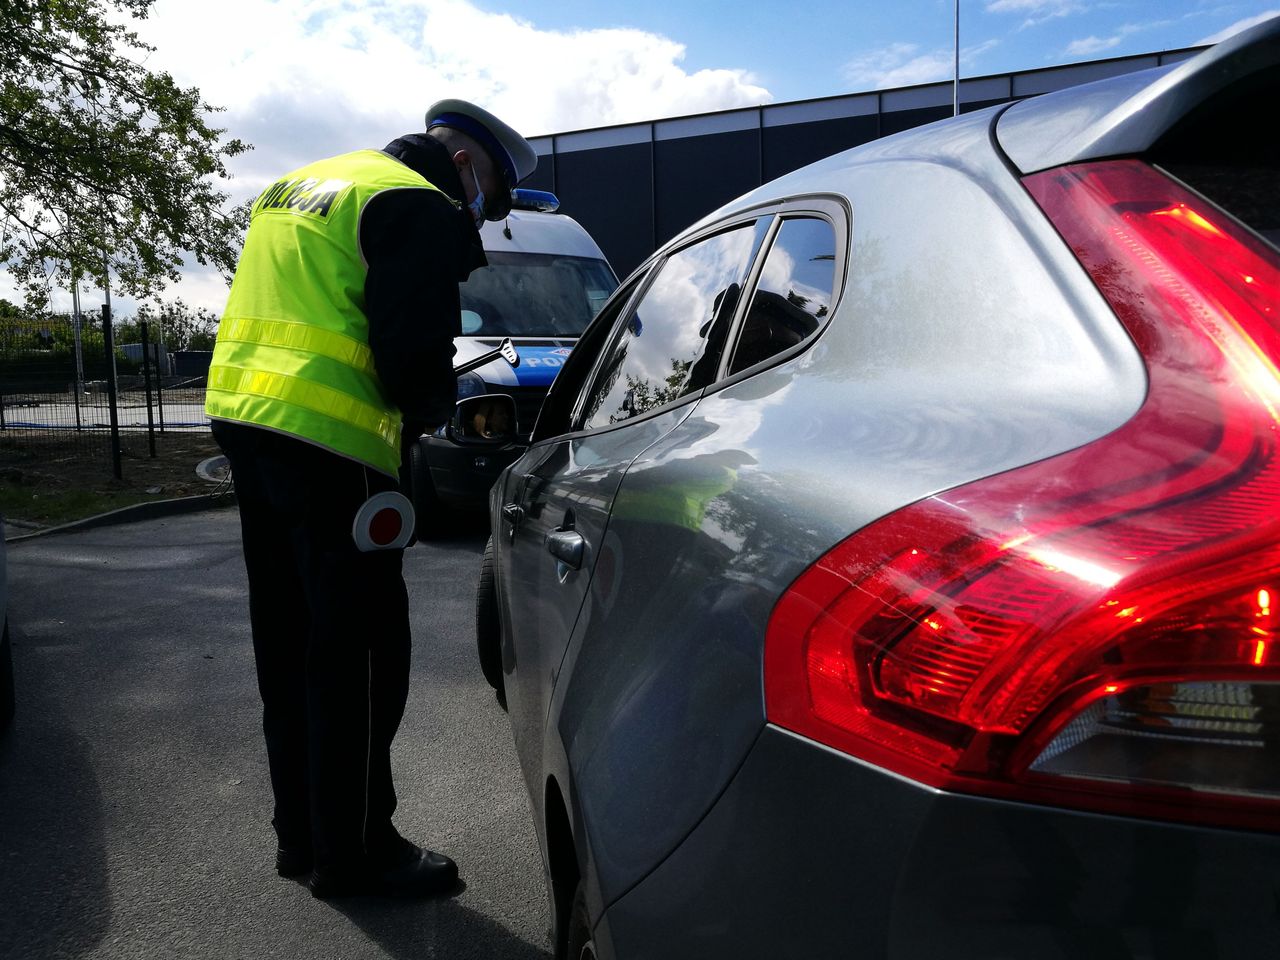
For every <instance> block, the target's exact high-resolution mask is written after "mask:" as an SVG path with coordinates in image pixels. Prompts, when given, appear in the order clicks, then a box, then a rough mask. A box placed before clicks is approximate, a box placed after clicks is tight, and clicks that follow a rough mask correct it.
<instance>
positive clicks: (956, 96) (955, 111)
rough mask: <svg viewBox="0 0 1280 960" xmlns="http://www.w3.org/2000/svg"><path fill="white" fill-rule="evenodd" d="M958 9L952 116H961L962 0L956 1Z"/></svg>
mask: <svg viewBox="0 0 1280 960" xmlns="http://www.w3.org/2000/svg"><path fill="white" fill-rule="evenodd" d="M955 8H956V43H955V47H956V72H955V83H954V84H953V85H952V87H951V115H952V116H953V117H958V116H960V0H955Z"/></svg>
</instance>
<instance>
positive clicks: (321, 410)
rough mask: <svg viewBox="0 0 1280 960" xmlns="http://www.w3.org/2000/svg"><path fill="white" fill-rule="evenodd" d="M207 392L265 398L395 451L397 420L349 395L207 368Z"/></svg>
mask: <svg viewBox="0 0 1280 960" xmlns="http://www.w3.org/2000/svg"><path fill="white" fill-rule="evenodd" d="M208 389H209V391H210V392H217V391H221V392H223V393H227V394H232V395H240V394H244V395H246V396H253V397H268V398H270V399H272V400H279V401H281V402H282V403H288V404H291V405H293V406H295V407H302V408H303V409H304V410H309V411H311V412H312V413H318V414H320V415H321V416H324V417H330V418H332V419H334V420H337V421H339V422H341V423H346V424H350V425H351V426H353V427H356V428H357V429H359V430H363V431H364V432H365V433H368V434H370V435H372V436H373V437H376V438H377V439H378V440H379V441H381V442H382V443H385V444H390V445H392V446H394V447H396V448H397V449H399V444H400V418H399V416H396V415H393V414H389V413H387V412H386V411H384V410H379V409H378V408H377V407H375V406H372V405H370V404H368V403H365V402H364V401H363V400H359V399H357V398H356V397H353V396H351V395H350V394H349V393H343V392H342V391H341V390H334V389H333V388H332V387H326V386H324V385H323V384H319V383H312V382H311V381H309V380H303V379H300V378H299V377H291V376H288V375H287V374H283V373H267V372H265V371H262V370H237V369H236V368H234V367H210V368H209V387H208Z"/></svg>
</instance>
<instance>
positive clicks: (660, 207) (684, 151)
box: [526, 48, 1201, 277]
mask: <svg viewBox="0 0 1280 960" xmlns="http://www.w3.org/2000/svg"><path fill="white" fill-rule="evenodd" d="M1200 49H1201V48H1190V49H1185V50H1171V51H1166V52H1163V53H1152V54H1146V55H1143V56H1134V57H1121V58H1116V59H1110V60H1094V61H1090V62H1087V63H1076V64H1071V65H1068V66H1062V67H1049V68H1045V69H1041V70H1024V71H1020V72H1016V73H1006V74H998V75H996V76H989V77H974V78H970V79H964V80H961V81H960V97H959V100H960V109H961V111H962V112H967V111H970V110H978V109H981V108H983V107H988V106H991V105H993V104H998V103H1007V102H1009V101H1011V100H1019V99H1022V98H1024V97H1031V96H1036V95H1037V94H1041V93H1048V92H1050V91H1053V90H1061V89H1063V88H1064V87H1070V86H1075V85H1076V84H1080V83H1087V82H1089V81H1091V80H1099V79H1102V78H1103V77H1111V76H1115V75H1117V74H1122V73H1130V72H1132V71H1135V70H1145V69H1147V68H1149V67H1156V66H1160V65H1162V64H1166V63H1174V62H1177V61H1179V60H1185V59H1186V58H1188V57H1190V56H1193V55H1194V54H1196V53H1197V52H1199V50H1200ZM952 98H953V90H952V84H951V83H950V82H944V83H931V84H925V85H922V86H915V87H901V88H898V89H893V90H878V91H875V92H873V93H859V94H850V95H847V96H839V97H826V98H823V99H819V100H801V101H796V102H792V103H774V104H768V105H766V106H761V107H749V108H745V109H738V110H725V111H721V112H718V113H706V114H699V115H697V116H689V117H677V118H674V119H670V120H655V121H652V122H648V123H629V124H623V125H620V126H613V127H599V128H596V129H592V130H577V131H573V132H571V133H558V134H554V135H552V136H544V137H535V138H531V141H530V142H531V143H532V144H533V146H534V148H535V149H536V150H537V151H538V169H537V171H536V172H535V173H534V175H533V176H532V177H531V178H530V179H529V180H528V181H527V182H526V186H530V187H533V188H535V189H539V190H551V191H552V192H554V193H556V194H557V195H558V196H559V197H560V201H561V205H560V209H561V211H562V212H564V213H567V214H568V215H569V216H571V217H573V218H574V219H576V220H577V221H578V222H580V223H581V224H582V225H583V226H584V227H586V228H587V230H589V231H590V232H591V234H592V236H594V237H595V238H596V241H597V242H598V243H599V244H600V246H601V248H602V249H603V250H604V252H605V255H606V256H608V257H609V260H610V262H611V263H612V264H613V267H614V269H615V270H616V271H617V272H618V275H619V276H620V277H625V276H626V275H627V274H628V273H630V272H631V271H632V270H633V269H635V268H636V267H637V266H639V265H640V263H641V262H642V261H643V260H644V258H645V257H647V256H648V255H649V254H650V253H652V252H653V251H654V250H655V249H657V248H658V246H660V245H661V244H662V243H664V242H666V241H667V240H669V239H670V238H671V237H673V236H675V235H676V234H677V233H679V232H680V231H681V230H683V229H684V228H685V227H687V226H688V225H689V224H691V223H693V222H694V221H695V220H697V219H699V218H700V217H702V216H703V215H704V214H707V213H710V212H711V211H712V210H714V209H716V208H717V207H719V206H721V205H722V204H724V203H727V202H728V201H730V200H732V199H734V198H735V197H737V196H740V195H741V194H743V193H746V192H747V191H748V190H751V189H753V188H755V187H758V186H759V185H760V184H762V183H767V182H768V181H770V180H772V179H774V178H775V177H779V176H781V175H782V174H784V173H789V172H790V171H792V170H795V169H797V168H799V167H803V166H805V165H806V164H809V163H812V162H814V161H815V160H820V159H822V158H823V157H827V156H830V155H831V154H833V153H839V152H840V151H842V150H848V149H849V148H851V147H856V146H858V145H859V144H862V143H866V142H868V141H870V140H875V139H876V138H878V137H883V136H888V135H889V134H891V133H898V132H899V131H902V130H907V129H909V128H911V127H916V126H919V125H921V124H924V123H930V122H932V121H934V120H941V119H943V118H945V117H949V116H951V114H952V109H953V107H952Z"/></svg>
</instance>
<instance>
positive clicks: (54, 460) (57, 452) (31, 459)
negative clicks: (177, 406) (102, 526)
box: [0, 431, 219, 527]
mask: <svg viewBox="0 0 1280 960" xmlns="http://www.w3.org/2000/svg"><path fill="white" fill-rule="evenodd" d="M4 439H5V441H6V442H5V443H4V444H3V445H2V446H0V515H3V516H4V518H5V519H6V520H10V521H17V522H19V523H25V524H32V525H36V526H41V527H49V526H58V525H59V524H63V523H70V522H72V521H73V520H83V519H84V518H85V517H92V516H96V515H97V514H100V513H107V512H108V511H111V510H118V509H120V508H121V507H128V506H133V505H134V504H138V503H147V502H149V501H152V500H171V499H174V498H177V497H191V496H197V495H200V494H209V493H213V492H214V491H215V489H216V487H215V486H214V485H213V484H210V483H208V482H206V481H204V480H201V479H200V478H199V477H197V476H196V472H195V470H196V465H197V464H198V463H200V462H201V461H202V460H206V459H208V458H209V457H212V456H215V455H217V454H218V453H219V450H218V446H217V444H216V443H214V441H213V437H212V436H211V435H210V434H209V433H208V432H207V431H198V432H197V431H193V432H187V433H178V432H167V433H165V434H162V435H159V436H158V437H157V438H156V456H155V457H154V458H153V457H151V456H149V455H148V450H147V447H146V441H145V436H144V437H143V438H142V439H141V441H139V439H138V437H137V436H130V437H129V438H128V442H127V443H126V444H125V449H124V456H123V458H122V471H121V472H122V473H123V479H121V480H117V479H115V478H114V477H113V476H112V471H111V462H110V458H109V457H104V456H103V454H102V450H94V449H90V450H87V451H86V450H84V449H76V448H69V447H68V446H67V444H66V443H65V442H62V443H59V442H58V441H57V439H56V438H55V439H52V440H50V439H49V438H46V437H40V436H23V435H21V434H19V433H18V432H16V431H10V432H9V433H8V434H7V435H6V436H5V438H4ZM104 449H105V448H104Z"/></svg>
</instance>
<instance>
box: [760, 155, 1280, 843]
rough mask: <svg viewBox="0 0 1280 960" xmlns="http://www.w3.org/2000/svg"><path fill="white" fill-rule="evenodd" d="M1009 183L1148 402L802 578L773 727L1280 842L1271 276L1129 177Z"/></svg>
mask: <svg viewBox="0 0 1280 960" xmlns="http://www.w3.org/2000/svg"><path fill="white" fill-rule="evenodd" d="M1025 183H1026V186H1027V188H1028V190H1029V191H1030V192H1031V194H1032V195H1033V196H1034V197H1035V199H1036V200H1037V202H1038V203H1039V204H1040V206H1041V207H1042V208H1043V209H1044V211H1045V213H1046V214H1047V215H1048V216H1049V219H1050V220H1051V221H1052V222H1053V224H1054V225H1055V226H1056V227H1057V229H1058V230H1059V232H1060V233H1061V234H1062V235H1063V237H1064V238H1065V239H1066V241H1067V242H1068V244H1069V245H1070V246H1071V248H1072V249H1073V250H1074V251H1075V253H1076V255H1077V256H1078V257H1079V259H1080V261H1081V262H1082V263H1083V264H1084V266H1085V268H1086V269H1087V270H1088V271H1089V273H1090V275H1091V276H1092V277H1093V279H1094V282H1095V283H1096V284H1097V286H1098V287H1099V289H1100V290H1101V292H1102V293H1103V295H1104V296H1105V297H1106V299H1107V300H1108V302H1109V303H1110V304H1111V306H1112V308H1113V309H1114V310H1115V312H1116V314H1117V316H1118V317H1119V318H1120V319H1121V321H1122V322H1123V323H1124V324H1125V326H1126V328H1127V329H1128V331H1129V333H1130V334H1131V336H1132V337H1133V339H1134V342H1135V343H1136V345H1137V347H1138V349H1139V351H1140V352H1141V354H1142V356H1143V358H1144V360H1145V363H1146V367H1147V371H1148V375H1149V378H1150V383H1149V390H1148V394H1147V397H1146V400H1145V401H1144V403H1143V405H1142V407H1141V408H1140V409H1139V411H1138V412H1137V413H1136V414H1135V415H1134V416H1133V417H1132V418H1131V419H1130V420H1129V421H1128V422H1127V423H1125V424H1124V425H1123V426H1122V427H1120V428H1119V429H1117V430H1116V431H1114V432H1112V433H1111V434H1108V435H1107V436H1105V437H1103V438H1101V439H1099V440H1097V441H1095V442H1093V443H1090V444H1088V445H1086V446H1084V447H1082V448H1080V449H1077V450H1073V451H1070V452H1068V453H1065V454H1062V455H1059V456H1056V457H1052V458H1049V459H1047V460H1044V461H1041V462H1039V463H1035V464H1031V465H1029V466H1026V467H1022V468H1018V469H1015V470H1011V471H1009V472H1007V473H1003V474H1000V475H997V476H994V477H989V478H986V479H983V480H979V481H976V482H973V483H970V484H967V485H965V486H961V487H958V488H955V489H952V490H949V491H946V492H945V493H940V494H937V495H935V496H933V497H930V498H928V499H926V500H923V501H920V502H918V503H915V504H913V505H911V506H909V507H907V508H904V509H902V510H899V511H897V512H895V513H893V514H890V515H889V516H887V517H884V518H882V519H881V520H879V521H877V522H875V523H873V524H871V525H870V526H868V527H866V528H864V529H863V530H861V531H859V532H858V533H856V534H854V535H853V536H851V537H850V538H848V539H847V540H845V541H843V542H842V543H840V544H838V545H837V546H836V547H835V548H834V549H833V550H831V551H830V552H829V553H828V554H827V555H825V556H824V557H822V558H821V559H820V560H819V561H818V562H817V563H816V564H815V565H814V566H813V567H811V568H810V569H809V570H807V571H806V572H805V573H804V574H802V575H801V576H800V577H799V578H798V579H797V580H796V582H795V583H793V584H792V585H791V587H790V588H789V589H788V590H787V592H786V593H785V594H784V595H783V596H782V598H781V599H780V600H779V601H778V603H777V605H776V606H775V608H774V611H773V615H772V617H771V620H770V623H769V628H768V634H767V637H766V643H765V698H766V706H767V711H768V716H769V719H770V721H771V722H772V723H774V724H777V725H779V726H782V727H784V728H787V729H790V730H793V731H795V732H797V733H800V734H802V735H804V736H808V737H811V738H813V739H816V740H819V741H821V742H823V743H825V744H828V745H830V746H833V747H836V748H838V749H841V750H844V751H846V752H848V753H851V754H853V755H855V756H858V757H861V758H863V759H866V760H868V761H870V762H872V763H875V764H877V765H880V766H883V767H885V768H887V769H890V770H893V771H895V772H897V773H900V774H903V775H905V776H908V777H911V778H913V779H915V780H918V781H920V782H922V783H925V784H928V785H931V786H935V787H940V788H947V789H953V790H959V791H965V792H976V793H981V794H984V795H990V796H1002V797H1009V798H1015V799H1023V800H1029V801H1037V802H1047V803H1054V804H1061V805H1071V806H1081V807H1086V808H1090V809H1099V810H1105V811H1111V812H1118V813H1133V814H1139V815H1143V816H1155V817H1168V818H1174V819H1183V820H1193V821H1196V822H1208V823H1216V824H1224V825H1231V826H1246V827H1252V828H1259V829H1280V774H1277V771H1280V435H1278V431H1280V371H1277V362H1278V361H1280V327H1278V323H1280V321H1278V320H1277V309H1278V299H1280V256H1277V254H1276V252H1275V250H1274V249H1272V248H1271V247H1270V246H1268V245H1267V244H1266V243H1264V242H1263V241H1261V240H1259V239H1258V238H1256V237H1255V236H1254V235H1253V234H1251V233H1250V232H1249V231H1248V230H1246V229H1244V228H1242V227H1240V226H1239V225H1238V224H1236V223H1235V222H1234V221H1233V220H1231V219H1230V218H1229V217H1227V216H1226V215H1224V214H1223V213H1221V212H1220V211H1219V210H1217V209H1216V208H1215V207H1213V206H1212V205H1210V204H1208V203H1207V202H1205V201H1204V200H1202V199H1200V198H1199V197H1197V196H1195V195H1193V194H1191V193H1189V192H1188V191H1186V190H1185V189H1183V188H1182V187H1180V186H1179V185H1178V184H1177V183H1175V182H1174V181H1172V180H1170V179H1169V178H1167V177H1166V176H1164V175H1163V174H1161V173H1160V172H1159V171H1157V170H1154V169H1152V168H1151V167H1148V166H1146V165H1145V164H1143V163H1141V162H1139V161H1136V160H1118V161H1106V162H1100V163H1092V164H1085V165H1080V166H1074V167H1066V168H1061V169H1057V170H1051V171H1047V172H1045V173H1040V174H1036V175H1034V176H1031V177H1028V178H1027V179H1026V181H1025Z"/></svg>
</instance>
